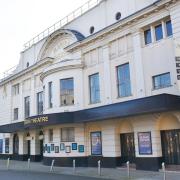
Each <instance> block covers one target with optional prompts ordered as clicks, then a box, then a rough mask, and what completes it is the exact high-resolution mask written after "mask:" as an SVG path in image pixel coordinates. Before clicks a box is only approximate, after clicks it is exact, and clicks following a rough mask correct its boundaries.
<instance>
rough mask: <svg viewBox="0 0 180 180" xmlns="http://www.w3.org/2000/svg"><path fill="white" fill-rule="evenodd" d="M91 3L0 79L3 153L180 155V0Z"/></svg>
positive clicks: (90, 160)
mask: <svg viewBox="0 0 180 180" xmlns="http://www.w3.org/2000/svg"><path fill="white" fill-rule="evenodd" d="M90 3H92V1H91V2H89V7H88V9H87V11H86V12H81V13H82V14H80V15H78V17H76V18H75V17H74V16H75V13H74V16H73V18H72V19H71V18H70V16H68V18H69V19H66V23H64V24H63V23H62V22H63V21H61V24H60V28H58V29H56V25H57V24H56V25H55V26H53V27H51V28H49V30H48V31H49V32H48V35H47V36H46V35H45V33H46V32H47V31H45V32H43V35H42V34H40V35H39V36H37V37H36V38H35V39H33V40H32V41H30V42H29V43H28V44H26V45H27V46H26V48H25V49H24V51H22V52H21V58H20V61H19V64H18V66H17V67H16V69H15V70H14V71H13V72H12V74H11V75H9V76H7V77H5V78H3V79H2V80H1V81H0V107H1V108H0V133H1V134H0V153H1V154H0V157H1V158H7V157H11V158H13V159H18V160H27V159H28V158H29V157H30V158H31V160H34V161H40V160H42V162H43V163H44V164H46V165H49V164H50V163H51V161H52V160H53V159H54V160H55V165H58V166H72V161H73V159H76V164H77V166H97V161H98V160H101V161H102V166H103V167H117V166H121V165H123V164H124V163H126V162H127V161H130V162H131V163H133V164H134V165H135V166H136V168H137V169H146V170H158V169H159V168H160V164H161V162H165V163H166V164H170V165H180V110H179V109H180V1H179V0H158V1H155V0H140V1H139V0H126V1H124V0H118V1H117V0H102V1H97V4H95V5H94V7H92V8H90ZM86 5H87V6H88V4H86ZM83 7H85V6H83ZM80 10H82V8H81V9H80ZM76 13H77V11H76ZM53 28H54V30H52V29H53ZM41 36H42V37H41Z"/></svg>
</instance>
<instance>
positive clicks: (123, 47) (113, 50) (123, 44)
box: [109, 35, 133, 59]
mask: <svg viewBox="0 0 180 180" xmlns="http://www.w3.org/2000/svg"><path fill="white" fill-rule="evenodd" d="M109 48H110V54H109V56H110V59H115V58H117V57H119V56H122V55H124V54H126V53H128V52H131V51H132V50H133V42H132V36H131V35H127V36H124V37H121V38H119V39H117V40H115V41H112V42H111V43H110V44H109Z"/></svg>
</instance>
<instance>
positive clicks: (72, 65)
mask: <svg viewBox="0 0 180 180" xmlns="http://www.w3.org/2000/svg"><path fill="white" fill-rule="evenodd" d="M68 62H69V63H67V62H63V61H60V62H58V63H56V64H52V66H50V67H48V68H47V69H45V70H44V71H43V72H42V73H41V76H40V79H41V81H43V79H44V78H45V77H47V76H49V75H51V74H54V73H56V72H59V71H64V70H71V69H82V68H83V67H84V64H83V63H82V61H81V60H69V61H68Z"/></svg>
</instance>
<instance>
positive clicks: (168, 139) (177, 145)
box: [161, 129, 180, 165]
mask: <svg viewBox="0 0 180 180" xmlns="http://www.w3.org/2000/svg"><path fill="white" fill-rule="evenodd" d="M161 143H162V154H163V158H164V161H165V163H166V164H174V165H180V129H179V130H169V131H161Z"/></svg>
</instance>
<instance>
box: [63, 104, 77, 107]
mask: <svg viewBox="0 0 180 180" xmlns="http://www.w3.org/2000/svg"><path fill="white" fill-rule="evenodd" d="M74 105H75V104H67V105H60V107H69V106H74Z"/></svg>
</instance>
